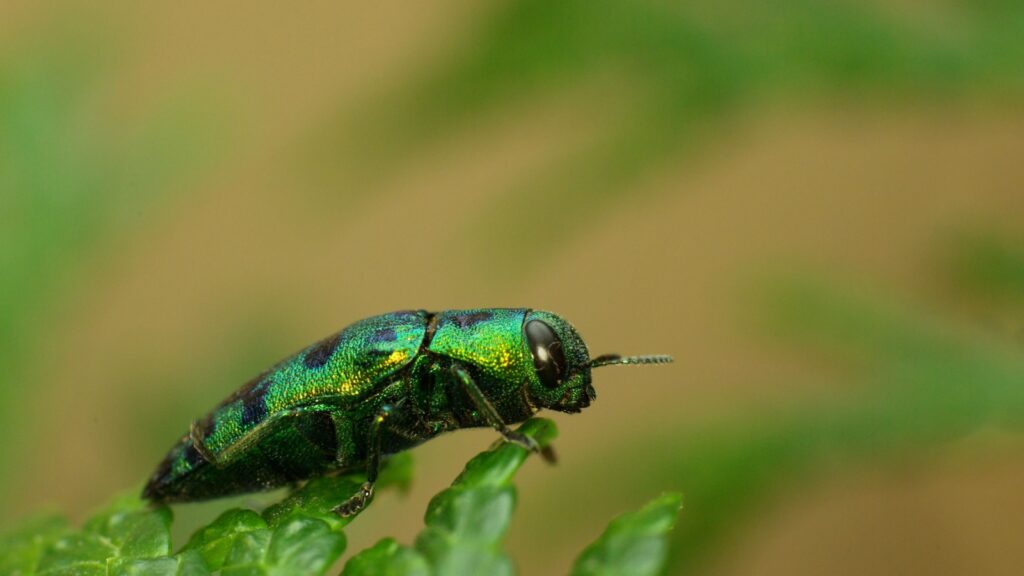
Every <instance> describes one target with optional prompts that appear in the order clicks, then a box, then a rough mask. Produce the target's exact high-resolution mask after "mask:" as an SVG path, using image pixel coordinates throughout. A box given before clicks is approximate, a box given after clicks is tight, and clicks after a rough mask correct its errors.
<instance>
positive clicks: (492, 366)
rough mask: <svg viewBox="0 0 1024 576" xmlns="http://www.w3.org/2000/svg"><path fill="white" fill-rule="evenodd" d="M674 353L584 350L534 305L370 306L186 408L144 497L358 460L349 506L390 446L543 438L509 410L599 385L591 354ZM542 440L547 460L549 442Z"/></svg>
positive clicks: (345, 506)
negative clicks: (386, 309) (195, 415)
mask: <svg viewBox="0 0 1024 576" xmlns="http://www.w3.org/2000/svg"><path fill="white" fill-rule="evenodd" d="M671 360H672V359H671V358H670V357H669V356H632V357H621V356H618V355H615V354H608V355H603V356H597V357H595V358H591V357H590V355H589V353H588V352H587V347H586V345H585V344H584V343H583V339H582V338H580V336H579V334H578V333H577V332H576V330H575V329H574V328H573V327H572V325H571V324H569V323H568V322H567V321H565V320H563V319H562V318H561V317H559V316H557V315H555V314H553V313H551V312H545V311H542V310H532V309H528V308H481V309H473V310H446V311H443V312H437V313H432V312H427V311H424V310H415V311H413V310H410V311H400V312H391V313H387V314H382V315H379V316H373V317H370V318H366V319H364V320H360V321H358V322H356V323H354V324H351V325H350V326H348V327H346V328H344V329H343V330H341V331H340V332H338V333H336V334H334V335H332V336H329V337H328V338H325V339H324V340H321V341H320V342H318V343H316V344H313V345H312V346H309V347H307V348H305V349H303V350H301V351H299V352H298V353H296V354H295V355H293V356H291V357H289V358H286V359H285V360H282V361H281V362H279V363H278V364H276V365H274V366H273V367H271V368H270V369H268V370H266V371H265V372H263V373H262V374H260V375H259V376H257V377H256V378H253V379H252V380H251V381H249V382H248V383H247V384H245V385H244V386H242V387H241V388H240V389H239V390H238V391H236V392H235V393H234V394H232V395H231V396H229V397H228V398H227V399H225V400H224V401H223V402H221V403H220V404H219V405H218V406H217V407H216V408H214V409H213V410H212V411H211V412H210V413H209V414H207V415H206V416H204V417H202V418H200V419H198V420H195V421H193V423H192V426H191V428H190V430H189V431H188V433H186V434H185V435H184V436H182V437H181V439H180V440H179V441H178V442H177V443H176V444H175V445H174V446H173V447H172V448H171V449H170V451H169V452H168V453H167V455H166V457H165V458H164V459H163V461H162V462H161V463H160V464H159V465H158V467H157V469H156V471H155V472H154V473H153V475H152V477H151V478H150V479H149V482H148V483H147V485H146V487H145V489H144V491H143V497H144V498H146V499H148V500H150V501H152V502H156V503H170V502H187V501H198V500H207V499H212V498H219V497H222V496H229V495H234V494H241V493H245V492H253V491H257V490H267V489H271V488H275V487H279V486H284V485H289V484H295V483H297V482H300V481H303V480H306V479H309V478H312V477H314V476H319V475H323V474H327V473H332V472H346V471H351V470H357V469H360V468H365V471H366V482H365V483H363V484H362V486H361V487H360V489H359V490H358V491H357V493H356V494H355V495H353V496H352V497H351V498H349V499H348V500H347V501H345V502H343V503H341V504H340V505H338V506H337V507H336V508H335V512H336V513H338V514H339V515H342V516H350V515H353V514H355V513H357V512H358V511H359V510H361V509H362V508H363V507H364V506H366V504H367V502H368V501H369V499H370V498H371V497H372V495H373V486H374V482H375V481H376V479H377V473H378V470H379V468H380V463H381V460H382V459H383V458H386V457H387V456H389V455H392V454H396V453H398V452H401V451H403V450H406V449H409V448H412V447H413V446H416V445H418V444H420V443H422V442H425V441H426V440H429V439H430V438H433V437H435V436H437V435H438V434H441V433H443V432H448V431H452V430H457V429H459V428H469V427H481V426H490V427H493V428H494V429H495V430H497V431H498V433H500V434H501V436H502V437H503V438H504V439H505V440H507V441H509V442H515V443H517V444H520V445H522V446H524V447H526V448H528V449H530V450H533V451H538V446H537V444H536V442H534V441H533V440H532V439H531V438H529V437H526V436H523V435H520V434H518V433H516V432H515V431H513V430H511V429H510V428H509V424H513V423H517V422H522V421H524V420H526V419H527V418H529V417H531V416H532V415H533V414H535V413H536V412H537V411H539V410H540V409H542V408H548V409H554V410H559V411H562V412H570V413H573V412H579V411H581V410H582V409H583V408H586V407H587V406H589V405H590V403H591V402H592V401H593V400H594V398H595V397H596V395H597V394H596V392H595V390H594V387H593V385H591V370H592V369H593V368H597V367H599V366H608V365H613V364H655V363H664V362H671ZM542 454H543V455H545V456H546V457H547V458H548V459H549V460H553V453H552V452H542Z"/></svg>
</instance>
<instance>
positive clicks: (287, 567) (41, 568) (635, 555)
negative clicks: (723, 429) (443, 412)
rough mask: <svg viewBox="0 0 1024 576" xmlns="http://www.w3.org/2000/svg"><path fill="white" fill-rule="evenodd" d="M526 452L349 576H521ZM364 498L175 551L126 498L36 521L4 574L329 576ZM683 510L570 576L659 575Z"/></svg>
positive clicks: (660, 516)
mask: <svg viewBox="0 0 1024 576" xmlns="http://www.w3.org/2000/svg"><path fill="white" fill-rule="evenodd" d="M520 432H521V433H523V434H525V435H527V436H530V437H531V438H533V439H534V440H536V441H537V442H538V444H540V445H541V446H546V445H548V443H549V442H550V441H551V440H552V439H553V438H554V437H555V436H556V434H557V431H556V429H555V426H554V424H553V423H552V422H551V421H549V420H544V419H534V420H530V421H528V422H526V423H525V424H523V426H522V427H521V428H520ZM527 456H528V452H527V451H526V450H525V449H524V448H522V447H520V446H518V445H514V444H510V443H500V444H497V445H495V446H494V447H492V448H491V449H490V450H487V451H486V452H483V453H481V454H479V455H477V456H476V457H475V458H473V459H472V460H470V461H469V463H467V464H466V467H465V470H464V471H463V472H462V473H461V474H460V475H459V477H458V478H456V479H455V481H454V482H453V483H452V485H451V486H450V487H449V488H447V489H446V490H444V491H442V492H441V493H439V494H437V495H436V496H435V497H434V498H433V499H432V500H431V502H430V505H429V506H428V508H427V512H426V515H425V516H424V524H425V526H424V528H423V530H422V531H421V532H420V534H419V536H417V538H416V541H415V542H414V543H413V545H411V546H406V545H402V544H399V543H398V542H397V541H395V540H394V539H393V538H385V539H383V540H381V541H380V542H378V543H377V544H376V545H374V546H372V547H370V548H368V549H366V550H363V551H362V552H359V553H358V554H356V555H354V556H353V557H352V558H351V559H349V561H348V562H347V563H346V565H345V567H344V569H343V571H342V572H341V574H343V575H345V576H361V575H371V574H372V575H390V576H405V575H415V576H429V575H447V574H493V575H498V576H500V575H506V574H509V575H510V574H514V573H515V567H514V564H513V562H512V559H511V558H509V557H508V556H507V555H506V554H505V553H504V552H503V551H502V549H501V543H502V539H503V537H504V536H505V533H506V532H507V530H508V527H509V524H510V522H511V520H512V514H513V511H514V509H515V502H516V491H515V487H514V486H513V485H512V480H513V478H514V476H515V473H516V471H517V470H518V469H519V467H520V466H522V464H523V462H524V461H525V460H526V457H527ZM411 474H412V467H411V460H410V459H409V457H408V455H400V456H398V457H396V458H393V459H392V460H391V461H390V462H389V465H388V467H387V469H386V472H385V473H383V474H382V476H381V481H380V482H379V486H388V485H391V486H396V485H397V486H403V485H407V484H408V483H409V481H410V479H411ZM358 488H359V478H358V477H356V476H334V477H322V478H317V479H314V480H311V481H310V482H308V483H306V484H305V485H304V486H302V487H301V488H299V489H297V490H295V491H294V492H292V493H291V494H290V495H288V496H287V497H285V498H284V499H283V500H282V501H280V502H278V503H276V504H274V505H272V506H270V507H268V508H266V509H265V510H263V511H262V512H257V511H255V510H250V509H246V508H232V509H230V510H227V511H225V512H224V513H222V514H221V515H220V516H219V517H217V518H216V519H215V520H214V521H213V522H211V523H210V524H208V525H206V526H204V527H202V528H200V529H199V530H197V531H196V532H195V533H194V534H193V535H192V536H191V538H190V539H189V541H188V542H187V543H186V544H185V545H184V546H182V547H181V548H180V549H179V550H177V551H174V550H173V548H172V545H171V536H170V528H171V521H172V516H171V511H170V509H169V508H167V507H166V506H156V507H153V506H148V505H147V503H145V502H143V501H142V500H140V499H139V498H137V497H134V496H133V497H123V498H120V499H118V500H117V501H115V502H114V503H112V504H111V505H109V506H108V507H107V508H106V509H104V510H102V511H100V512H99V513H97V514H95V515H94V516H93V517H92V518H90V519H89V520H88V521H87V522H86V523H85V524H84V526H82V528H81V529H75V528H73V527H72V526H70V525H69V524H68V523H67V522H66V521H64V520H62V519H60V518H50V519H44V520H39V521H37V522H35V523H32V524H30V525H28V526H26V527H24V528H23V529H22V530H21V531H18V532H16V533H13V534H10V535H8V536H7V537H6V538H4V539H2V540H0V574H15V575H23V576H28V575H38V576H72V575H74V576H94V575H95V576H115V575H118V576H131V575H153V576H186V575H189V576H191V575H195V576H206V575H213V574H219V575H223V576H291V575H295V576H299V575H302V576H308V575H317V574H325V573H327V572H328V571H329V570H331V568H332V567H333V566H334V565H335V564H336V563H337V562H338V560H339V559H340V558H341V555H342V553H343V552H344V551H345V548H346V539H345V533H344V529H345V527H346V526H347V525H348V524H349V523H350V522H351V521H353V520H354V518H340V517H338V516H337V515H335V514H334V513H333V512H331V508H332V507H333V506H335V505H336V504H337V503H338V502H341V501H343V500H345V499H346V498H347V497H348V496H350V495H351V494H353V493H355V492H356V490H358ZM680 504H681V499H680V496H679V495H677V494H666V495H663V496H661V497H660V498H658V499H656V500H654V501H653V502H651V503H650V504H648V505H647V506H645V507H644V508H642V509H641V510H639V511H638V512H634V513H631V514H626V515H624V516H621V517H620V518H618V519H616V520H614V521H613V522H612V523H611V525H610V526H609V527H608V529H607V530H606V531H605V533H604V534H603V535H601V537H600V538H599V539H598V540H597V541H595V542H594V543H593V544H591V545H590V546H589V547H587V548H586V550H584V551H583V553H582V554H581V555H580V557H579V559H578V560H577V562H576V564H575V566H574V567H573V570H572V574H573V575H578V576H584V575H586V576H598V575H613V574H631V575H638V576H644V575H654V574H658V573H660V572H661V570H662V569H663V566H664V564H665V561H666V558H667V547H668V534H669V532H670V531H671V529H672V527H673V525H674V524H675V519H676V515H677V514H678V511H679V508H680Z"/></svg>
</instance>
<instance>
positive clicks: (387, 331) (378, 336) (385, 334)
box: [370, 328, 398, 342]
mask: <svg viewBox="0 0 1024 576" xmlns="http://www.w3.org/2000/svg"><path fill="white" fill-rule="evenodd" d="M397 339H398V333H397V332H395V329H394V328H381V329H379V330H377V331H376V332H374V333H373V335H371V336H370V342H394V341H395V340H397Z"/></svg>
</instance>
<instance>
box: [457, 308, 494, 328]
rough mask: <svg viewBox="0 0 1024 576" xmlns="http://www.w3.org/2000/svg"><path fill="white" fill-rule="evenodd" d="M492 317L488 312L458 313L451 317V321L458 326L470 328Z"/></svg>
mask: <svg viewBox="0 0 1024 576" xmlns="http://www.w3.org/2000/svg"><path fill="white" fill-rule="evenodd" d="M493 317H494V314H491V313H490V312H472V313H470V314H459V315H458V316H455V317H453V318H452V321H453V322H455V323H456V324H458V325H459V328H470V327H472V326H476V325H477V324H479V323H481V322H486V321H488V320H490V319H491V318H493Z"/></svg>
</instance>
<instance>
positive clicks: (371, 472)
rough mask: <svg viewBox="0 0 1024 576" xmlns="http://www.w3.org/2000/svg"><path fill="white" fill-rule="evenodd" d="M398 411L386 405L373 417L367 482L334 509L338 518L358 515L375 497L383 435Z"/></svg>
mask: <svg viewBox="0 0 1024 576" xmlns="http://www.w3.org/2000/svg"><path fill="white" fill-rule="evenodd" d="M397 409H398V407H397V405H395V406H393V405H390V404H385V405H384V406H381V407H380V410H378V411H377V414H376V415H375V416H374V417H373V421H372V423H371V424H370V435H369V439H370V444H369V447H368V449H367V455H366V482H363V484H362V486H360V487H359V491H358V492H356V493H355V494H354V495H352V496H351V497H350V498H349V499H348V500H345V501H344V502H342V503H341V504H339V505H338V506H335V507H334V513H335V514H337V515H338V516H341V517H343V518H344V517H348V516H354V515H356V514H358V513H359V512H360V511H361V510H362V509H363V508H365V507H366V505H367V504H368V503H369V501H370V498H372V497H373V486H374V484H375V483H376V482H377V474H378V473H379V472H380V452H381V435H382V433H383V431H384V427H385V426H388V425H389V424H391V422H392V421H393V419H394V417H395V414H396V412H397Z"/></svg>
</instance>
